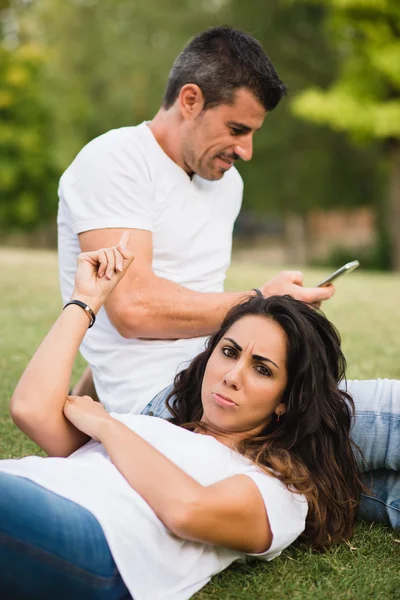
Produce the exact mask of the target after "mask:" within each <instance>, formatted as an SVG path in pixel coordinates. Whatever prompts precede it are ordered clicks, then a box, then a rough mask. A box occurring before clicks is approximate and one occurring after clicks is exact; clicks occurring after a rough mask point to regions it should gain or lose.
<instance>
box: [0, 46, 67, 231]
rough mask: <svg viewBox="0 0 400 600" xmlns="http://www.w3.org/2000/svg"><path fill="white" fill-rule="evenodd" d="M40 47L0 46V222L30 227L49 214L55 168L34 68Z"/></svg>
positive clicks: (40, 59) (41, 57)
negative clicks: (15, 47)
mask: <svg viewBox="0 0 400 600" xmlns="http://www.w3.org/2000/svg"><path fill="white" fill-rule="evenodd" d="M44 63H45V58H44V55H43V51H42V48H40V47H39V46H36V45H34V44H22V45H20V46H19V47H18V48H17V49H12V50H11V49H6V48H4V47H1V46H0V228H1V229H4V230H6V229H8V230H10V229H13V228H21V229H25V230H26V229H31V228H33V227H34V226H36V225H37V224H38V223H40V222H42V221H46V220H48V218H49V216H50V215H53V214H54V201H53V196H54V186H55V184H56V181H57V179H56V175H57V173H58V170H59V169H58V168H57V166H56V165H55V163H54V161H53V157H52V153H51V150H50V148H51V143H50V141H51V136H50V123H49V119H48V115H47V113H46V110H45V107H44V104H43V102H42V100H41V90H40V86H39V83H38V74H39V72H40V71H41V70H42V68H43V65H44Z"/></svg>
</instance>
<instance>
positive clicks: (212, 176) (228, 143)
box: [181, 88, 266, 181]
mask: <svg viewBox="0 0 400 600" xmlns="http://www.w3.org/2000/svg"><path fill="white" fill-rule="evenodd" d="M265 115H266V111H265V109H264V107H263V106H262V105H261V104H260V102H259V101H258V100H257V99H256V98H255V96H254V95H253V94H252V93H251V92H250V91H249V90H247V89H245V88H241V89H240V90H238V91H237V92H236V94H235V98H234V102H233V104H232V105H228V104H220V105H218V106H216V107H214V108H210V109H207V110H205V111H202V112H200V114H199V115H198V116H197V117H196V118H195V119H193V120H188V121H186V123H185V127H184V130H183V132H182V146H181V151H182V160H183V163H184V168H185V170H186V172H187V173H196V174H197V175H200V176H201V177H203V178H204V179H208V180H210V181H213V180H217V179H221V177H222V176H223V174H224V173H225V171H227V170H228V169H230V168H231V166H232V165H233V164H234V162H235V161H236V160H239V158H241V159H242V160H250V159H251V157H252V154H253V135H254V132H255V131H258V130H259V129H260V127H261V125H262V124H263V121H264V118H265Z"/></svg>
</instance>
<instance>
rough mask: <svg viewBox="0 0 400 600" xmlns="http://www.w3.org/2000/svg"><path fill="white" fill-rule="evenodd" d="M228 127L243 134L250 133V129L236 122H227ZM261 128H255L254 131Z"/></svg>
mask: <svg viewBox="0 0 400 600" xmlns="http://www.w3.org/2000/svg"><path fill="white" fill-rule="evenodd" d="M228 125H229V127H234V128H235V129H240V130H241V131H243V133H250V131H252V128H251V127H249V126H248V125H245V124H244V123H237V122H236V121H228ZM260 129H261V127H257V129H255V130H254V131H260Z"/></svg>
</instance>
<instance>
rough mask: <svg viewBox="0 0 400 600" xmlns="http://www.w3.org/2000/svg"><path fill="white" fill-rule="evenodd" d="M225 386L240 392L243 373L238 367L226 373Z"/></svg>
mask: <svg viewBox="0 0 400 600" xmlns="http://www.w3.org/2000/svg"><path fill="white" fill-rule="evenodd" d="M223 381H224V384H225V385H227V386H228V387H232V388H233V389H234V390H238V389H239V388H240V386H241V372H240V368H239V367H238V366H235V368H233V369H230V371H228V372H227V373H225V377H224V379H223Z"/></svg>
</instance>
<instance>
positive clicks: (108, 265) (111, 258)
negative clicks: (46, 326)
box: [71, 231, 134, 312]
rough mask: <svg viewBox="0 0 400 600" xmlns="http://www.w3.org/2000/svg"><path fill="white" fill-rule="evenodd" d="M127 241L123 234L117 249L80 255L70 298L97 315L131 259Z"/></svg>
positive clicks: (132, 257) (125, 233) (127, 235)
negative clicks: (86, 305) (85, 305)
mask: <svg viewBox="0 0 400 600" xmlns="http://www.w3.org/2000/svg"><path fill="white" fill-rule="evenodd" d="M128 242H129V233H128V232H127V231H124V233H123V234H122V237H121V239H120V241H119V243H118V244H117V245H116V246H112V247H111V248H101V249H100V250H95V251H94V252H83V253H82V254H80V255H79V257H78V267H77V271H76V275H75V287H74V291H73V294H72V297H71V299H73V300H82V301H84V302H85V303H86V304H88V305H89V306H90V308H91V309H92V310H93V311H94V312H97V311H98V310H99V308H100V307H101V306H102V304H103V303H104V301H105V300H106V298H107V296H108V295H109V294H110V293H111V292H112V291H113V289H114V288H115V286H116V285H117V283H118V282H119V281H120V280H121V279H122V277H123V276H124V275H125V273H126V271H127V270H128V267H129V265H130V264H131V262H132V261H133V259H134V256H133V254H132V253H131V252H130V250H128V248H127V246H128Z"/></svg>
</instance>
